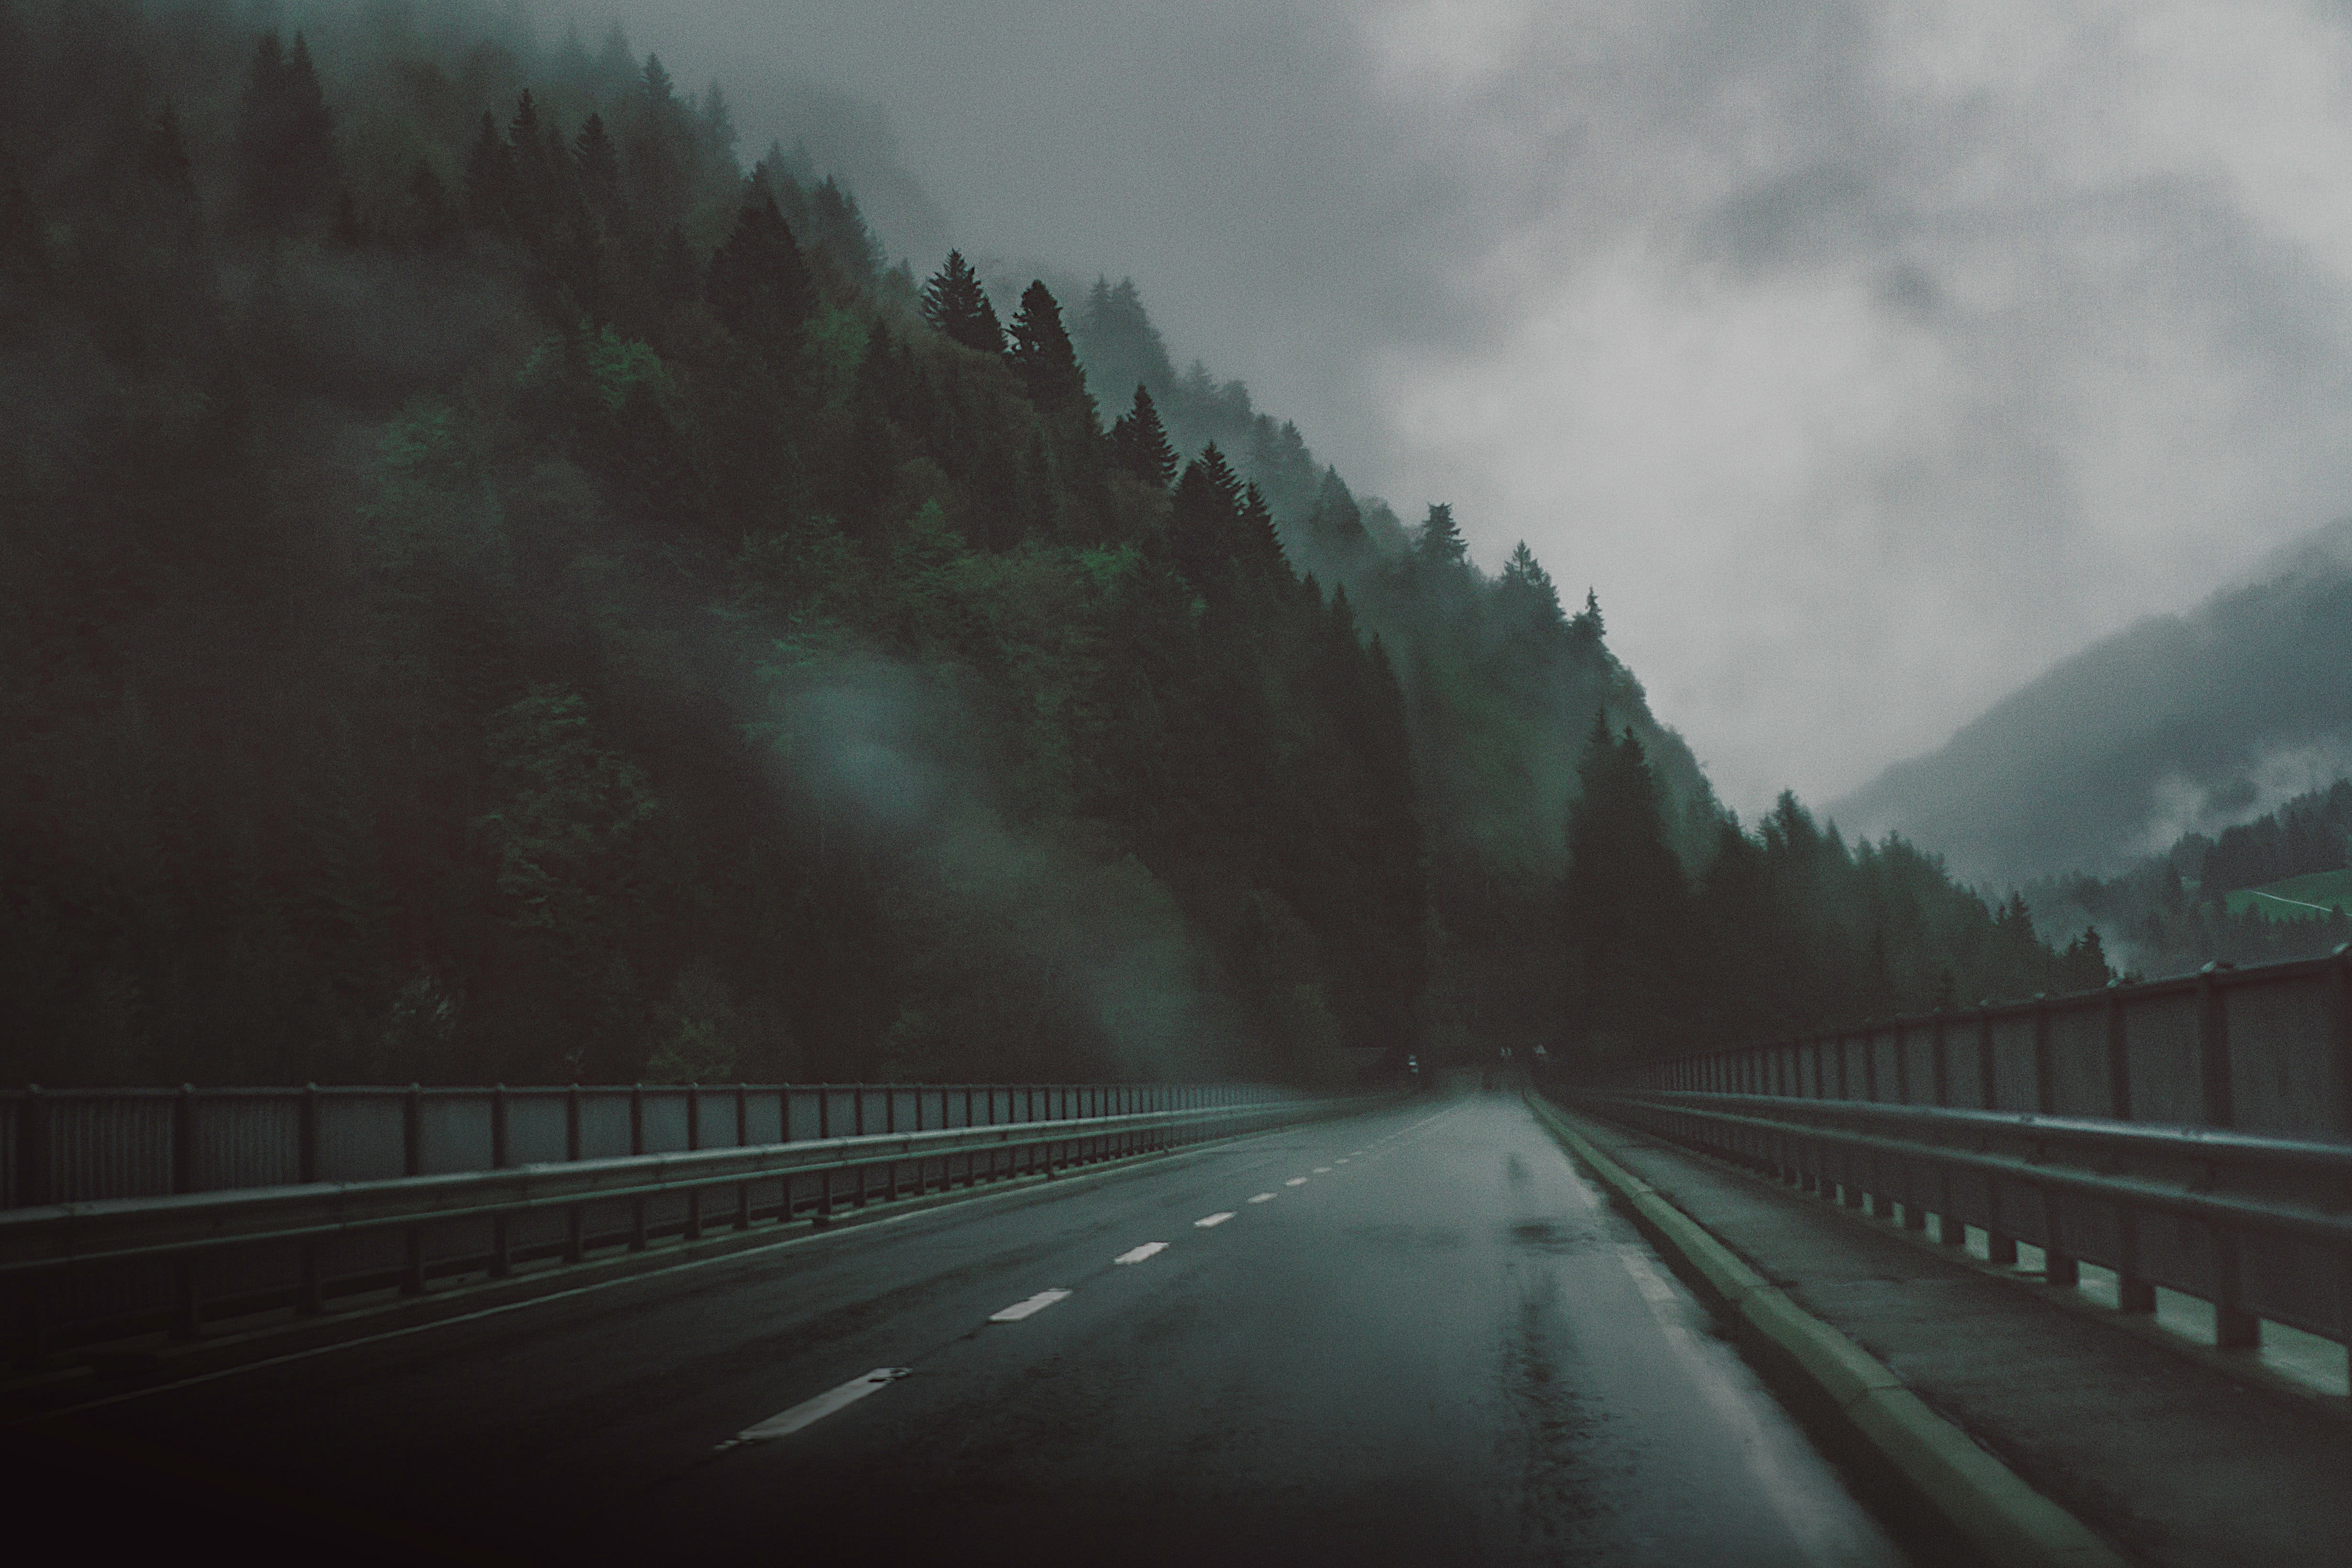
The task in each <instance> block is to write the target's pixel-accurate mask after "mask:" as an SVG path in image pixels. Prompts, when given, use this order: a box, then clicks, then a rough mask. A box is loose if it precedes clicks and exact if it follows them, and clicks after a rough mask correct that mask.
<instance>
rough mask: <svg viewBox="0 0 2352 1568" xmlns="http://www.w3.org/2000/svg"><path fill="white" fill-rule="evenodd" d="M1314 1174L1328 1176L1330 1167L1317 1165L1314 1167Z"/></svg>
mask: <svg viewBox="0 0 2352 1568" xmlns="http://www.w3.org/2000/svg"><path fill="white" fill-rule="evenodd" d="M1315 1173H1316V1174H1317V1175H1318V1176H1328V1175H1329V1174H1330V1173H1331V1167H1330V1166H1328V1165H1318V1166H1316V1167H1315Z"/></svg>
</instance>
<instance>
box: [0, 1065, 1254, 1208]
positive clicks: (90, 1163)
mask: <svg viewBox="0 0 2352 1568" xmlns="http://www.w3.org/2000/svg"><path fill="white" fill-rule="evenodd" d="M1272 1093H1273V1091H1271V1090H1268V1089H1262V1088H1254V1087H1251V1086H1246V1085H1236V1084H1197V1083H1196V1084H1181V1083H1160V1084H1142V1083H1129V1084H1040V1083H982V1084H855V1083H851V1084H843V1083H816V1084H807V1083H803V1084H677V1085H663V1084H621V1085H610V1086H587V1087H583V1086H582V1085H579V1084H572V1085H570V1086H568V1087H556V1086H541V1087H518V1088H508V1087H506V1086H503V1085H484V1086H480V1087H476V1088H436V1087H431V1086H427V1085H422V1084H409V1085H405V1086H400V1087H359V1088H326V1089H322V1088H320V1087H319V1086H317V1085H315V1084H312V1085H307V1086H304V1087H301V1088H257V1089H246V1088H240V1089H199V1088H196V1087H195V1086H194V1085H183V1086H182V1087H180V1088H177V1089H40V1088H33V1089H7V1090H0V1209H5V1208H17V1207H23V1206H26V1205H37V1204H54V1203H69V1202H74V1201H78V1200H81V1199H88V1198H138V1197H162V1196H163V1195H165V1194H171V1193H196V1192H217V1191H221V1190H223V1189H226V1188H230V1187H266V1186H281V1185H285V1184H289V1183H301V1182H361V1181H373V1180H378V1179H381V1178H383V1177H389V1176H421V1175H443V1174H447V1173H452V1172H459V1171H487V1170H494V1169H497V1168H499V1167H501V1166H508V1165H524V1164H536V1163H545V1162H548V1161H554V1160H594V1159H607V1158H612V1157H614V1156H618V1155H624V1154H661V1153H669V1152H676V1151H678V1150H687V1149H708V1148H712V1147H717V1146H720V1145H731V1146H743V1145H750V1144H755V1143H790V1142H800V1141H803V1140H805V1139H811V1138H840V1137H854V1136H863V1135H865V1134H866V1133H871V1132H909V1131H915V1132H919V1131H929V1130H932V1129H936V1128H941V1127H967V1126H981V1125H983V1124H985V1125H992V1126H993V1125H1000V1124H1003V1123H1006V1122H1024V1121H1068V1120H1071V1119H1074V1118H1078V1117H1088V1116H1125V1115H1133V1114H1137V1113H1139V1112H1143V1111H1151V1110H1206V1109H1209V1108H1211V1107H1213V1106H1218V1105H1230V1104H1234V1103H1237V1102H1239V1101H1240V1100H1254V1099H1255V1100H1262V1099H1266V1098H1270V1097H1271V1095H1272Z"/></svg>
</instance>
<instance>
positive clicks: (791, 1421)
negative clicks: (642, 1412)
mask: <svg viewBox="0 0 2352 1568" xmlns="http://www.w3.org/2000/svg"><path fill="white" fill-rule="evenodd" d="M908 1371H909V1369H908V1368H907V1367H903V1366H877V1367H876V1368H875V1369H874V1370H873V1371H872V1372H869V1373H866V1375H865V1376H864V1377H853V1378H851V1379H850V1380H849V1381H848V1382H847V1383H845V1384H842V1385H841V1386H840V1387H839V1388H835V1389H832V1390H829V1391H827V1392H826V1393H824V1394H818V1395H817V1396H816V1397H815V1398H814V1399H803V1400H802V1401H801V1402H800V1403H799V1404H798V1405H793V1407H792V1408H791V1409H790V1410H786V1411H782V1412H780V1413H778V1414H777V1415H771V1416H769V1417H768V1418H767V1419H766V1420H765V1421H762V1422H761V1423H760V1424H759V1425H758V1426H746V1427H744V1428H743V1430H741V1431H740V1432H738V1433H737V1434H735V1443H764V1442H766V1441H767V1440H768V1439H769V1438H771V1437H782V1436H788V1435H790V1434H792V1433H794V1432H797V1431H799V1430H800V1429H801V1428H802V1427H803V1426H813V1425H814V1424H815V1423H816V1422H819V1421H822V1420H824V1418H825V1417H826V1416H828V1415H832V1414H833V1413H834V1412H835V1411H836V1410H840V1409H844V1408H845V1407H847V1406H849V1405H855V1404H856V1403H857V1402H858V1401H859V1400H861V1399H863V1398H865V1397H866V1395H867V1394H875V1393H878V1392H879V1391H881V1390H882V1389H884V1388H887V1387H888V1386H889V1385H890V1384H894V1383H896V1382H898V1380H899V1379H900V1378H902V1377H904V1376H906V1375H907V1373H908ZM735 1443H722V1444H720V1445H719V1447H726V1448H731V1447H734V1446H735Z"/></svg>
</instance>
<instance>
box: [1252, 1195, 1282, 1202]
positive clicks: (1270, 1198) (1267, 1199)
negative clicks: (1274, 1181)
mask: <svg viewBox="0 0 2352 1568" xmlns="http://www.w3.org/2000/svg"><path fill="white" fill-rule="evenodd" d="M1281 1195H1282V1194H1280V1193H1260V1194H1258V1195H1257V1196H1255V1197H1254V1198H1252V1199H1250V1202H1252V1203H1254V1204H1270V1203H1272V1202H1274V1200H1275V1199H1276V1198H1278V1197H1280V1196H1281Z"/></svg>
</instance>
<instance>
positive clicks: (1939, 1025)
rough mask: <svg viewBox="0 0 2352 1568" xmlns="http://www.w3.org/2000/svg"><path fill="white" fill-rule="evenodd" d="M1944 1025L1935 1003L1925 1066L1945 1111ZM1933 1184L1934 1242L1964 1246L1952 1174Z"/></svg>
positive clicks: (1948, 1095)
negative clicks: (1939, 1200) (1936, 1197)
mask: <svg viewBox="0 0 2352 1568" xmlns="http://www.w3.org/2000/svg"><path fill="white" fill-rule="evenodd" d="M1947 1022H1948V1020H1947V1018H1946V1015H1945V1010H1944V1007H1943V1005H1941V1004H1938V1005H1937V1008H1936V1022H1935V1026H1934V1032H1933V1033H1932V1034H1931V1035H1930V1036H1929V1037H1928V1043H1927V1065H1928V1068H1929V1069H1930V1076H1931V1077H1932V1079H1934V1084H1933V1087H1932V1089H1931V1092H1932V1093H1933V1094H1934V1095H1935V1097H1936V1105H1937V1109H1939V1110H1948V1109H1950V1107H1951V1103H1952V1058H1951V1048H1950V1044H1949V1041H1948V1038H1947V1037H1946V1033H1945V1029H1946V1025H1947ZM1937 1189H1938V1190H1939V1191H1940V1192H1941V1194H1943V1206H1942V1207H1940V1208H1938V1209H1937V1211H1936V1240H1937V1242H1938V1243H1939V1244H1940V1245H1942V1246H1945V1247H1966V1246H1967V1245H1968V1241H1969V1227H1968V1224H1967V1222H1966V1221H1964V1220H1962V1219H1961V1218H1960V1216H1959V1215H1958V1214H1957V1213H1955V1212H1954V1210H1953V1205H1952V1173H1951V1172H1950V1171H1949V1170H1946V1171H1944V1172H1943V1173H1941V1174H1940V1175H1939V1176H1938V1178H1937Z"/></svg>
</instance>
